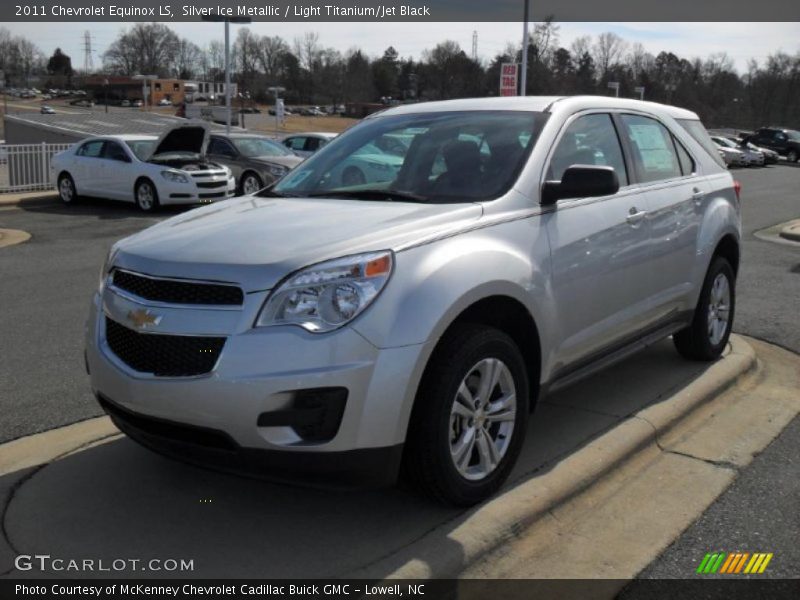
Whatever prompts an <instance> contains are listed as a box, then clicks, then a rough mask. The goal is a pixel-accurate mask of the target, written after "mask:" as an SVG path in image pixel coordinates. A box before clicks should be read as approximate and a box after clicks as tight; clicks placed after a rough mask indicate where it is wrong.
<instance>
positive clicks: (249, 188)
mask: <svg viewBox="0 0 800 600" xmlns="http://www.w3.org/2000/svg"><path fill="white" fill-rule="evenodd" d="M263 187H264V184H263V183H262V182H261V178H260V177H259V176H258V175H256V174H255V173H245V174H244V176H243V177H242V183H241V189H242V194H243V195H245V196H249V195H251V194H255V193H256V192H257V191H259V190H260V189H262V188H263Z"/></svg>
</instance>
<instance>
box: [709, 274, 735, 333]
mask: <svg viewBox="0 0 800 600" xmlns="http://www.w3.org/2000/svg"><path fill="white" fill-rule="evenodd" d="M730 314H731V286H730V282H729V281H728V278H727V277H726V276H725V274H724V273H719V274H717V276H716V277H715V278H714V283H713V284H712V285H711V294H710V296H709V301H708V339H709V341H710V342H711V343H712V344H713V345H715V346H716V345H717V344H719V343H720V342H721V341H722V338H723V337H725V332H726V331H727V329H728V322H729V321H730Z"/></svg>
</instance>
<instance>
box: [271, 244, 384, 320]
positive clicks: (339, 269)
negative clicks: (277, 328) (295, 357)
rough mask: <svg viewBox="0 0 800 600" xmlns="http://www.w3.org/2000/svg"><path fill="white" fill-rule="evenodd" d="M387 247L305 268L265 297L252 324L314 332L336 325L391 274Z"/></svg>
mask: <svg viewBox="0 0 800 600" xmlns="http://www.w3.org/2000/svg"><path fill="white" fill-rule="evenodd" d="M393 265H394V260H393V257H392V253H391V252H389V251H384V252H372V253H369V254H359V255H356V256H347V257H344V258H338V259H335V260H331V261H328V262H324V263H320V264H318V265H312V266H310V267H306V268H305V269H302V270H301V271H298V272H297V273H295V274H294V275H291V276H290V277H289V278H288V279H286V280H285V281H284V282H283V283H282V284H281V285H280V286H279V287H278V288H277V289H275V290H274V291H273V292H272V293H271V294H270V296H269V298H267V301H266V302H265V303H264V307H263V308H262V309H261V312H260V313H259V315H258V319H256V327H266V326H269V325H299V326H300V327H302V328H304V329H306V330H308V331H311V332H314V333H324V332H326V331H332V330H334V329H337V328H339V327H341V326H343V325H345V324H347V323H349V322H350V321H352V320H353V319H355V318H356V317H357V316H358V315H359V314H361V313H362V312H363V311H364V309H365V308H367V306H369V305H370V304H371V303H372V301H373V300H375V298H376V297H377V296H378V294H379V293H380V292H381V290H382V289H383V287H384V286H385V285H386V282H387V281H388V280H389V276H390V275H391V273H392V268H393Z"/></svg>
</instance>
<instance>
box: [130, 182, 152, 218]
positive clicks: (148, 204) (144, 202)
mask: <svg viewBox="0 0 800 600" xmlns="http://www.w3.org/2000/svg"><path fill="white" fill-rule="evenodd" d="M135 196H136V206H138V207H139V210H141V211H143V212H150V211H152V210H155V209H156V208H157V207H158V192H156V187H155V186H154V185H153V184H152V182H150V181H147V180H143V181H140V182H139V183H138V184H136V190H135Z"/></svg>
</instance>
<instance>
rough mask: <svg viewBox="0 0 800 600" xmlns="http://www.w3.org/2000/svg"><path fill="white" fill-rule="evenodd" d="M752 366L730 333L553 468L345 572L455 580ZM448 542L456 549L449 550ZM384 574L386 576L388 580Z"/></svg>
mask: <svg viewBox="0 0 800 600" xmlns="http://www.w3.org/2000/svg"><path fill="white" fill-rule="evenodd" d="M755 366H756V354H755V351H754V350H753V348H752V347H751V346H750V345H749V344H748V343H747V342H746V341H745V340H744V339H742V338H741V337H739V336H735V335H734V336H731V339H730V348H729V350H728V352H727V353H726V355H725V357H724V359H723V360H720V361H718V362H717V363H715V364H713V365H712V366H711V367H710V368H709V369H708V370H707V371H706V372H705V373H704V374H703V375H702V376H701V377H699V378H698V379H696V380H695V381H693V382H692V383H690V384H689V385H687V386H686V387H684V388H683V389H682V390H681V391H680V392H678V393H677V394H675V395H674V396H672V397H671V398H668V399H665V400H661V401H659V402H657V403H655V404H653V405H651V406H649V407H647V408H645V409H643V410H641V411H639V412H638V413H636V414H633V415H630V416H629V417H628V418H627V419H625V420H624V421H622V422H621V423H619V424H617V425H616V426H614V427H613V428H612V429H611V430H609V431H607V432H606V433H604V434H603V435H601V436H600V437H598V438H596V439H594V440H593V441H592V442H590V443H589V444H587V445H586V446H584V447H583V448H581V449H580V450H579V451H578V452H576V453H574V454H572V455H570V456H568V457H566V458H563V459H562V460H560V461H558V468H557V469H551V470H549V471H546V469H547V467H548V465H545V467H544V468H543V469H542V471H543V474H542V475H540V476H537V477H535V478H532V479H528V480H527V481H524V482H522V483H520V484H519V485H517V486H515V487H512V488H511V489H509V490H508V491H506V492H505V493H504V494H503V495H502V496H499V497H497V498H496V499H494V500H492V501H490V502H488V503H487V504H484V505H482V506H480V507H478V508H477V509H475V510H474V511H473V512H471V513H467V514H466V515H460V516H459V517H457V518H456V519H457V520H459V521H461V522H460V523H459V524H457V525H456V526H453V523H452V522H450V523H447V524H445V525H446V526H447V529H444V528H443V526H440V527H437V528H436V529H435V530H433V531H431V532H429V533H428V534H426V535H425V536H424V537H422V538H420V539H418V540H417V541H415V542H414V543H412V544H411V545H409V546H407V547H405V548H403V549H402V550H400V551H399V552H398V553H396V554H393V555H392V556H388V557H385V558H384V559H382V560H380V561H378V562H376V563H374V564H372V565H369V566H367V567H365V568H364V569H361V570H358V571H356V572H353V573H349V574H348V576H352V577H365V578H379V579H383V578H408V579H415V578H422V579H424V578H447V577H457V576H458V575H459V573H461V572H462V571H464V570H465V569H467V568H468V567H469V566H470V565H472V564H474V563H476V562H478V561H479V560H480V559H481V558H482V557H483V556H486V555H487V554H489V553H491V552H492V551H494V550H496V549H498V548H499V547H500V546H502V545H503V544H504V543H505V542H507V541H508V540H511V539H513V538H515V537H518V536H519V534H520V532H521V531H524V530H525V529H528V528H529V527H531V526H532V525H533V524H535V523H536V522H537V521H539V520H540V519H542V518H543V517H545V516H547V515H548V514H552V511H553V510H554V509H556V508H558V507H559V506H561V505H564V504H565V503H567V502H568V501H569V500H570V499H572V498H574V497H576V496H577V495H579V494H581V493H582V492H584V491H585V490H586V489H588V488H589V487H591V486H592V485H593V484H595V483H596V482H598V481H599V480H600V479H602V478H603V477H604V476H605V475H607V474H608V473H610V472H611V471H613V470H614V469H615V468H617V467H618V466H619V465H621V464H622V463H625V462H626V461H628V460H629V459H631V458H632V457H634V456H636V455H637V454H638V453H640V452H642V451H644V450H646V449H649V450H650V451H652V452H660V447H659V444H658V439H659V438H660V437H662V436H663V435H664V434H666V433H667V432H669V431H670V430H672V429H673V428H674V427H675V426H676V425H677V424H678V423H680V422H681V421H682V420H684V419H685V418H687V417H688V416H689V415H690V414H691V413H692V412H694V411H695V410H696V409H698V408H699V407H701V406H702V405H703V404H704V403H705V402H706V401H708V400H709V399H711V398H713V397H715V396H716V395H718V394H719V393H721V392H723V391H724V390H726V389H727V388H728V387H730V386H731V385H733V384H734V383H735V382H736V381H737V380H738V379H739V378H740V377H742V376H743V375H745V374H746V373H748V372H749V371H750V370H751V369H753V368H754V367H755ZM437 530H441V532H437ZM454 546H457V547H458V548H459V552H457V553H454V552H453V547H454ZM386 573H390V575H388V577H387V576H386V575H385V574H386Z"/></svg>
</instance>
